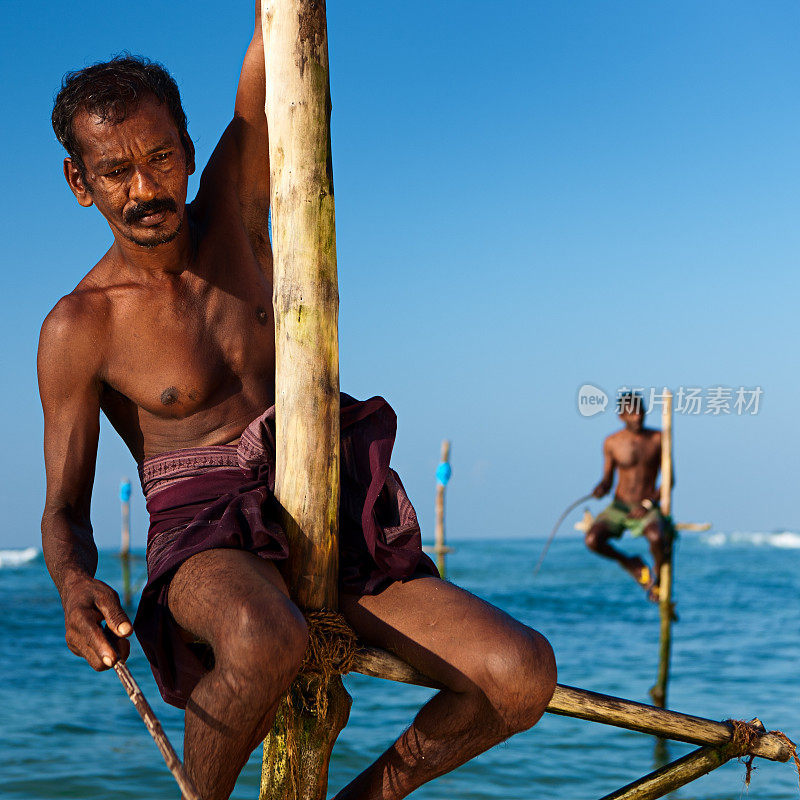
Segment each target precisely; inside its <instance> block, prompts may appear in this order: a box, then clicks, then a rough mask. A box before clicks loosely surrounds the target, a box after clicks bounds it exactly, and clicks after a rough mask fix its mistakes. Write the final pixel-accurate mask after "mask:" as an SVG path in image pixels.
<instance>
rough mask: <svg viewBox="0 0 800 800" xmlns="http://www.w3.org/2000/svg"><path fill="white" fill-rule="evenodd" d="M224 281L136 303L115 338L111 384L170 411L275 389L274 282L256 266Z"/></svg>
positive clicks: (157, 410)
mask: <svg viewBox="0 0 800 800" xmlns="http://www.w3.org/2000/svg"><path fill="white" fill-rule="evenodd" d="M222 283H223V285H220V284H215V283H209V282H207V281H203V280H195V281H193V282H192V285H191V286H190V287H188V289H187V290H186V291H182V292H173V291H165V292H164V294H163V296H158V295H155V296H154V295H152V293H151V294H150V295H149V296H141V297H139V298H137V301H138V302H131V303H129V304H128V305H127V306H126V307H125V308H124V309H123V312H122V313H120V314H119V315H118V317H119V318H118V319H115V324H114V326H113V335H112V339H113V341H111V342H109V343H108V344H107V348H108V349H107V352H108V358H107V362H106V363H107V368H106V382H107V383H108V385H109V386H110V387H112V388H113V389H114V390H115V391H116V392H118V393H119V394H121V395H123V396H124V397H126V398H128V399H129V400H130V401H132V402H133V403H134V404H135V405H136V406H137V407H138V408H139V409H140V410H142V411H144V412H146V413H147V414H150V415H153V416H155V417H159V418H164V419H182V418H186V417H188V416H191V415H193V414H196V413H197V412H199V411H203V410H206V409H209V408H212V407H214V406H217V405H219V404H221V403H224V402H225V401H226V400H228V399H230V398H231V397H233V396H235V395H237V394H252V393H254V392H255V393H256V394H258V395H264V396H266V395H268V394H269V393H270V392H271V390H272V389H271V387H272V382H273V380H274V378H273V376H274V372H275V334H274V321H273V314H272V302H271V296H270V295H271V290H270V286H269V284H268V282H267V281H266V279H264V278H263V276H260V275H258V276H254V275H252V274H250V275H246V276H244V277H242V276H240V279H239V280H238V281H237V282H236V285H235V286H227V285H224V282H222ZM259 399H261V398H259Z"/></svg>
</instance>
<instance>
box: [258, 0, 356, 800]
mask: <svg viewBox="0 0 800 800" xmlns="http://www.w3.org/2000/svg"><path fill="white" fill-rule="evenodd" d="M261 22H262V31H263V35H264V37H263V38H264V58H265V66H266V81H267V83H266V114H267V123H268V128H269V158H270V182H271V187H270V190H271V198H270V201H271V202H270V207H271V212H272V244H273V252H274V289H273V306H274V310H275V347H276V397H275V405H276V438H277V459H276V461H277V463H276V470H277V471H276V484H275V494H276V496H277V498H278V500H279V501H280V503H281V505H282V506H283V509H284V512H285V519H284V523H285V526H286V531H287V534H288V536H289V544H290V549H291V559H290V564H289V590H290V592H291V595H292V598H293V599H294V601H295V602H296V603H297V604H298V605H299V606H300V607H301V608H303V609H306V610H308V609H319V608H323V607H325V608H335V607H336V604H337V580H338V509H339V340H338V307H339V296H338V289H337V274H336V236H335V217H334V201H333V169H332V160H331V139H330V109H331V104H330V84H329V75H328V34H327V22H326V13H325V2H324V0H263V3H262V19H261ZM264 224H265V225H266V220H265V221H264ZM326 692H327V713H326V715H325V716H324V717H320V718H318V717H317V716H316V715H314V714H311V713H308V712H305V711H304V712H299V711H298V712H296V713H294V714H293V715H286V714H280V715H279V719H278V720H277V722H276V727H275V729H273V732H272V733H271V734H270V736H269V737H268V738H267V739H266V741H265V742H264V767H263V770H262V784H261V798H262V800H277V799H278V798H280V799H281V800H300V798H302V799H303V800H322V798H324V797H325V792H326V788H327V783H328V763H329V761H330V753H331V749H332V747H333V743H334V742H335V740H336V737H337V736H338V734H339V731H340V730H341V729H342V728H343V727H344V725H345V724H346V722H347V717H348V715H349V711H350V696H349V695H348V694H347V692H346V691H345V690H344V686H343V685H342V681H341V678H339V677H338V676H337V677H335V678H333V679H331V680H330V681H329V682H328V685H327V688H326ZM292 749H295V751H296V753H297V756H298V758H296V760H295V762H294V765H293V764H292V763H290V761H289V759H288V758H287V755H288V753H287V751H291V750H292Z"/></svg>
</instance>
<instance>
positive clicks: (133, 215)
mask: <svg viewBox="0 0 800 800" xmlns="http://www.w3.org/2000/svg"><path fill="white" fill-rule="evenodd" d="M162 211H172V212H173V213H177V212H178V206H177V205H175V201H174V200H172V199H171V198H169V197H159V198H156V199H155V200H146V201H145V202H144V203H138V204H137V205H135V206H134V207H133V208H129V209H128V210H127V211H126V212H125V213H124V214H123V215H122V218H123V220H125V224H126V225H135V224H136V223H137V222H141V221H142V220H143V219H144V218H145V217H146V216H148V215H149V214H159V213H161V212H162Z"/></svg>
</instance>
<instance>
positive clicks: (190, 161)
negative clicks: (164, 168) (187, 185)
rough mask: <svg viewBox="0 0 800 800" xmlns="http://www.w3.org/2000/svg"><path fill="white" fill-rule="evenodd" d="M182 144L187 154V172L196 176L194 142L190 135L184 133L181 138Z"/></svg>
mask: <svg viewBox="0 0 800 800" xmlns="http://www.w3.org/2000/svg"><path fill="white" fill-rule="evenodd" d="M181 144H182V145H183V150H184V152H185V153H186V171H187V172H188V173H189V174H190V175H194V171H195V165H194V142H193V141H192V140H191V138H190V136H189V134H188V133H184V134H183V135H182V136H181Z"/></svg>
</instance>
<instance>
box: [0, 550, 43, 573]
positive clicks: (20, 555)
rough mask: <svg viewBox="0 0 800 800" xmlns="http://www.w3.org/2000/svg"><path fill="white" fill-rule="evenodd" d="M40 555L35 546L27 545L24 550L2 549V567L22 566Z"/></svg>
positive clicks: (0, 558) (0, 566)
mask: <svg viewBox="0 0 800 800" xmlns="http://www.w3.org/2000/svg"><path fill="white" fill-rule="evenodd" d="M38 555H39V551H38V550H37V549H36V548H35V547H26V548H25V549H24V550H0V568H2V567H20V566H22V565H23V564H27V563H28V562H30V561H33V560H34V559H35V558H36V557H37V556H38Z"/></svg>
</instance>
